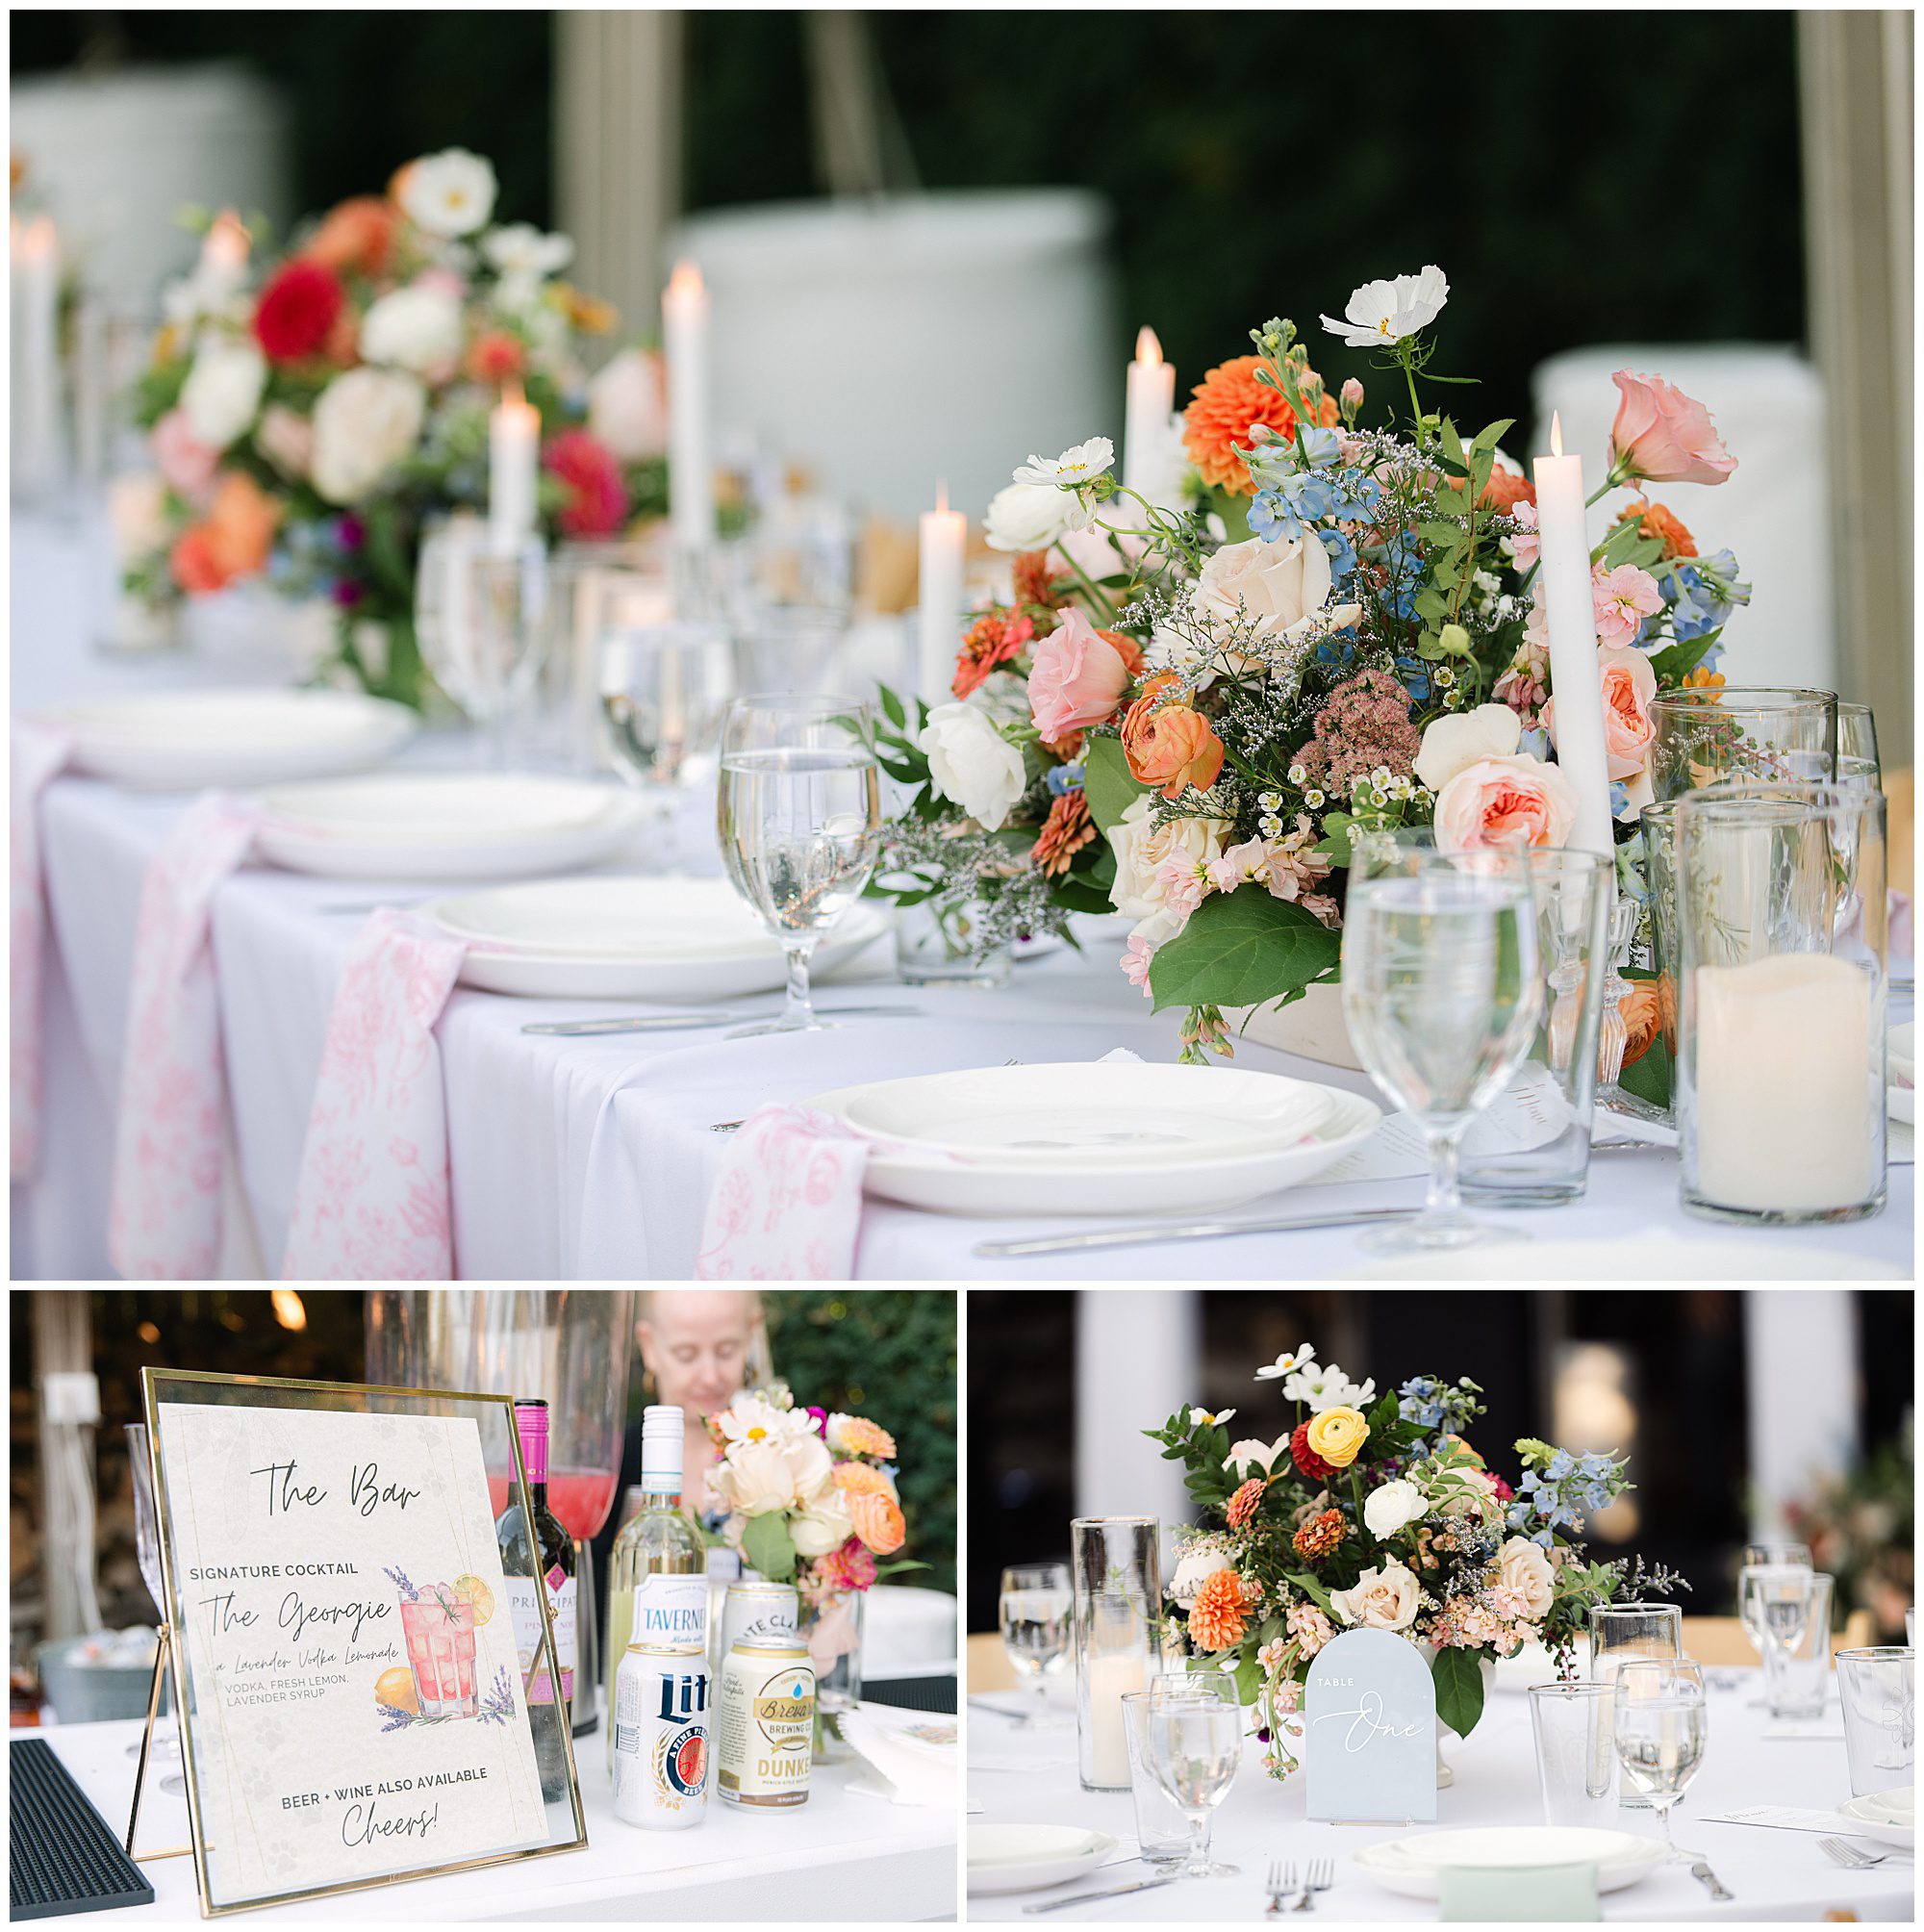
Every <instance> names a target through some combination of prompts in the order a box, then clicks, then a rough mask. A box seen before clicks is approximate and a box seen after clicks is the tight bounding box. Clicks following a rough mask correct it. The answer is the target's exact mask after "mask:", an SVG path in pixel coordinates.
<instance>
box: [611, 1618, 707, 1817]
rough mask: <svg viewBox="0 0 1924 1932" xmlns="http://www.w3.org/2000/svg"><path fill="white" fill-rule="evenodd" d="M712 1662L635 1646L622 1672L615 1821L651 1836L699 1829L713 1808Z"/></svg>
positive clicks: (703, 1656) (702, 1654)
mask: <svg viewBox="0 0 1924 1932" xmlns="http://www.w3.org/2000/svg"><path fill="white" fill-rule="evenodd" d="M708 1685H709V1678H708V1656H707V1652H706V1651H705V1650H665V1649H653V1648H649V1647H647V1646H645V1645H643V1644H639V1643H631V1644H629V1646H628V1653H627V1655H626V1656H625V1657H623V1658H622V1659H621V1667H620V1670H618V1671H617V1672H616V1673H615V1709H614V1713H613V1722H614V1726H615V1816H616V1817H617V1818H620V1819H621V1820H623V1822H625V1823H627V1824H637V1825H640V1826H642V1827H643V1828H644V1829H645V1830H647V1831H683V1830H686V1829H687V1827H688V1826H690V1825H695V1824H699V1823H700V1822H701V1818H702V1814H703V1813H704V1811H705V1810H706V1809H707V1804H708V1765H709V1759H710V1755H711V1753H710V1748H709V1714H708Z"/></svg>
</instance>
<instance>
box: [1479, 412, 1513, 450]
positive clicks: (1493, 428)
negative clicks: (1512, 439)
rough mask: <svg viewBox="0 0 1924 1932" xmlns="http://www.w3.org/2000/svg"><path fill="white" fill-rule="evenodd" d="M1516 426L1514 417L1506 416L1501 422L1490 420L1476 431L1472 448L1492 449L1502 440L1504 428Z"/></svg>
mask: <svg viewBox="0 0 1924 1932" xmlns="http://www.w3.org/2000/svg"><path fill="white" fill-rule="evenodd" d="M1515 427H1516V418H1515V417H1513V416H1506V417H1505V418H1504V419H1503V420H1502V421H1501V422H1492V423H1490V424H1488V425H1487V426H1486V427H1484V428H1482V429H1480V430H1478V431H1477V440H1476V442H1474V443H1473V444H1471V445H1470V447H1471V448H1472V449H1494V448H1495V447H1496V446H1497V445H1498V444H1499V443H1501V442H1502V441H1503V440H1504V432H1505V431H1506V430H1509V429H1514V428H1515Z"/></svg>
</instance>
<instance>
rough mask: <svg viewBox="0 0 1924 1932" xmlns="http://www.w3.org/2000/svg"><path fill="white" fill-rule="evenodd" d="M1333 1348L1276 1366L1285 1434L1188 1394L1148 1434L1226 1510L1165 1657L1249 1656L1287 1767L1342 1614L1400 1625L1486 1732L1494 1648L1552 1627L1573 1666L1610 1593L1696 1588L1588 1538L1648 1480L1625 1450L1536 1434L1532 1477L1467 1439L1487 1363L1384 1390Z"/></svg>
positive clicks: (1260, 1714) (1520, 1452) (1187, 1555)
mask: <svg viewBox="0 0 1924 1932" xmlns="http://www.w3.org/2000/svg"><path fill="white" fill-rule="evenodd" d="M1315 1356H1316V1351H1315V1350H1314V1349H1313V1348H1311V1347H1309V1346H1307V1345H1305V1346H1304V1347H1302V1348H1299V1349H1296V1350H1294V1351H1292V1352H1291V1353H1289V1354H1287V1355H1283V1356H1279V1357H1278V1359H1277V1360H1275V1361H1274V1362H1271V1363H1269V1364H1267V1365H1266V1366H1264V1367H1262V1368H1259V1369H1257V1370H1256V1379H1257V1380H1258V1381H1259V1382H1265V1383H1268V1382H1278V1381H1279V1382H1280V1383H1281V1384H1282V1391H1281V1392H1282V1396H1283V1399H1284V1400H1285V1401H1286V1402H1289V1403H1292V1404H1293V1405H1294V1417H1293V1419H1292V1420H1291V1421H1290V1422H1289V1423H1287V1424H1286V1425H1285V1426H1284V1428H1283V1429H1282V1431H1281V1433H1280V1434H1279V1435H1278V1436H1277V1437H1276V1438H1275V1440H1274V1441H1264V1440H1262V1439H1261V1438H1260V1437H1251V1438H1247V1439H1241V1440H1235V1441H1232V1440H1231V1439H1230V1436H1229V1430H1228V1424H1229V1422H1230V1420H1231V1419H1232V1418H1233V1417H1234V1416H1235V1414H1236V1412H1237V1411H1235V1410H1233V1409H1231V1410H1226V1411H1223V1412H1222V1413H1221V1414H1211V1413H1209V1412H1208V1411H1205V1410H1201V1409H1187V1410H1182V1411H1178V1412H1177V1414H1175V1415H1173V1416H1171V1417H1170V1418H1169V1420H1168V1421H1167V1422H1165V1423H1164V1424H1163V1425H1162V1427H1161V1428H1160V1429H1151V1430H1146V1431H1145V1432H1144V1434H1145V1435H1147V1436H1150V1437H1151V1438H1152V1440H1154V1441H1157V1442H1160V1443H1161V1444H1162V1445H1163V1455H1164V1457H1165V1458H1166V1459H1171V1460H1175V1461H1178V1462H1182V1463H1183V1465H1184V1466H1185V1468H1186V1469H1187V1471H1188V1474H1187V1477H1186V1485H1187V1487H1188V1490H1189V1494H1190V1495H1191V1497H1192V1498H1193V1499H1194V1500H1195V1502H1196V1504H1197V1505H1198V1507H1199V1508H1200V1509H1201V1510H1202V1513H1203V1515H1204V1517H1205V1518H1207V1519H1208V1520H1207V1522H1206V1523H1205V1525H1204V1526H1203V1527H1202V1528H1199V1529H1195V1530H1192V1531H1190V1532H1189V1533H1188V1534H1187V1537H1186V1539H1185V1540H1184V1541H1183V1542H1182V1543H1181V1545H1180V1549H1181V1554H1180V1559H1179V1561H1178V1563H1177V1567H1176V1571H1175V1575H1174V1578H1173V1580H1172V1582H1171V1584H1170V1586H1169V1596H1170V1600H1171V1602H1172V1604H1173V1606H1174V1612H1173V1614H1171V1615H1170V1617H1169V1619H1168V1623H1167V1625H1166V1628H1165V1632H1164V1640H1163V1654H1164V1661H1165V1663H1173V1662H1175V1661H1176V1660H1179V1659H1181V1660H1188V1667H1189V1668H1191V1669H1202V1668H1209V1667H1218V1668H1222V1669H1224V1670H1229V1671H1233V1673H1234V1675H1235V1678H1236V1683H1237V1686H1238V1689H1239V1691H1240V1692H1241V1695H1242V1700H1243V1702H1244V1703H1245V1704H1249V1705H1253V1707H1254V1712H1255V1721H1256V1726H1257V1732H1258V1735H1259V1736H1260V1737H1261V1738H1262V1740H1263V1741H1264V1743H1265V1744H1266V1745H1267V1747H1268V1748H1267V1758H1266V1762H1267V1764H1268V1767H1269V1770H1270V1773H1271V1775H1272V1776H1274V1777H1278V1778H1282V1777H1287V1776H1288V1774H1289V1773H1290V1771H1292V1770H1293V1769H1294V1768H1295V1767H1296V1757H1295V1750H1294V1748H1293V1746H1294V1745H1295V1743H1296V1739H1295V1737H1294V1734H1293V1733H1292V1731H1291V1729H1290V1727H1289V1724H1288V1720H1289V1719H1290V1718H1292V1717H1293V1716H1295V1714H1296V1713H1297V1711H1298V1710H1299V1709H1300V1707H1301V1703H1302V1695H1303V1684H1304V1680H1305V1678H1306V1677H1307V1675H1308V1667H1309V1661H1310V1659H1311V1658H1313V1657H1314V1656H1315V1655H1316V1653H1317V1652H1318V1651H1319V1650H1320V1649H1321V1648H1322V1647H1323V1645H1324V1644H1326V1643H1328V1642H1329V1640H1330V1639H1331V1638H1332V1637H1333V1636H1335V1635H1336V1634H1337V1633H1338V1632H1339V1631H1342V1630H1346V1629H1353V1628H1356V1627H1359V1626H1366V1627H1368V1628H1371V1629H1377V1630H1386V1631H1389V1632H1391V1633H1392V1634H1394V1635H1396V1636H1399V1637H1404V1638H1406V1639H1407V1640H1409V1641H1410V1642H1411V1643H1413V1644H1416V1645H1417V1646H1418V1647H1419V1648H1421V1649H1424V1650H1425V1651H1427V1652H1428V1653H1429V1654H1430V1670H1431V1674H1432V1676H1433V1677H1434V1679H1435V1685H1436V1715H1437V1717H1438V1718H1439V1719H1440V1721H1441V1722H1443V1723H1444V1724H1446V1725H1448V1726H1449V1728H1450V1729H1451V1730H1453V1731H1455V1732H1456V1735H1457V1736H1458V1737H1467V1736H1468V1735H1469V1734H1470V1732H1471V1731H1472V1730H1473V1729H1474V1728H1475V1726H1476V1723H1477V1720H1478V1718H1479V1717H1480V1716H1481V1714H1482V1707H1483V1665H1484V1662H1485V1661H1486V1660H1491V1661H1493V1660H1495V1659H1496V1658H1499V1657H1508V1656H1511V1655H1513V1654H1514V1653H1515V1652H1516V1651H1517V1650H1518V1649H1520V1648H1521V1647H1522V1646H1523V1645H1524V1644H1526V1643H1530V1642H1539V1643H1542V1644H1544V1645H1546V1646H1547V1647H1548V1648H1549V1649H1550V1650H1551V1651H1552V1652H1553V1653H1555V1654H1556V1655H1557V1658H1558V1662H1559V1667H1560V1668H1561V1669H1563V1670H1564V1671H1565V1672H1566V1673H1567V1672H1568V1671H1569V1670H1570V1669H1571V1668H1572V1659H1573V1654H1574V1646H1575V1644H1576V1642H1577V1640H1578V1639H1579V1638H1580V1637H1582V1635H1583V1634H1584V1632H1585V1631H1586V1629H1587V1627H1588V1618H1589V1612H1590V1607H1591V1606H1592V1605H1593V1604H1598V1603H1607V1602H1609V1601H1611V1600H1612V1599H1614V1598H1617V1597H1619V1596H1626V1597H1627V1596H1633V1595H1635V1594H1637V1593H1639V1592H1641V1591H1643V1590H1645V1589H1657V1590H1668V1589H1673V1588H1675V1587H1678V1586H1679V1585H1682V1586H1683V1588H1685V1589H1687V1588H1688V1585H1686V1584H1683V1579H1681V1578H1680V1577H1677V1576H1675V1575H1674V1574H1672V1573H1671V1572H1669V1571H1667V1570H1664V1569H1663V1568H1661V1567H1660V1566H1659V1567H1658V1568H1657V1569H1655V1570H1649V1571H1647V1570H1645V1568H1644V1566H1643V1564H1642V1562H1641V1560H1640V1559H1629V1558H1619V1559H1616V1560H1613V1561H1610V1562H1595V1561H1591V1560H1590V1559H1589V1558H1588V1557H1587V1556H1586V1555H1585V1553H1584V1548H1583V1544H1582V1530H1583V1518H1584V1516H1585V1514H1587V1513H1595V1512H1596V1511H1599V1510H1602V1509H1604V1508H1606V1507H1608V1504H1609V1503H1610V1502H1611V1501H1612V1500H1613V1499H1614V1498H1615V1497H1617V1496H1619V1495H1621V1494H1622V1493H1623V1492H1624V1490H1625V1489H1627V1488H1629V1487H1632V1486H1631V1485H1630V1483H1629V1482H1628V1480H1627V1479H1626V1477H1625V1474H1624V1466H1625V1465H1624V1464H1623V1463H1622V1462H1619V1461H1617V1460H1616V1459H1615V1458H1613V1457H1610V1456H1607V1455H1598V1454H1593V1455H1582V1456H1573V1455H1571V1454H1570V1453H1569V1452H1568V1451H1566V1450H1562V1449H1557V1448H1553V1447H1552V1446H1551V1445H1550V1444H1549V1443H1547V1442H1539V1441H1536V1440H1534V1439H1532V1438H1528V1437H1526V1438H1525V1439H1524V1440H1522V1441H1519V1442H1518V1443H1517V1444H1516V1445H1515V1447H1516V1456H1517V1480H1516V1483H1515V1484H1514V1486H1512V1485H1511V1484H1510V1483H1509V1482H1508V1481H1507V1480H1506V1478H1505V1477H1503V1476H1502V1475H1500V1474H1498V1473H1497V1472H1496V1471H1494V1470H1492V1469H1490V1468H1489V1467H1488V1466H1487V1465H1486V1464H1485V1462H1484V1461H1483V1459H1482V1458H1481V1456H1480V1455H1479V1454H1478V1453H1477V1452H1476V1450H1474V1449H1473V1448H1472V1447H1471V1446H1470V1444H1469V1442H1468V1441H1467V1440H1466V1439H1465V1435H1464V1432H1465V1431H1466V1430H1468V1429H1469V1428H1470V1427H1471V1426H1472V1425H1473V1424H1474V1423H1475V1421H1476V1419H1477V1418H1478V1417H1479V1416H1480V1415H1481V1414H1482V1413H1483V1404H1482V1402H1481V1399H1480V1397H1481V1390H1480V1389H1479V1388H1478V1386H1477V1385H1476V1384H1475V1383H1474V1382H1471V1381H1470V1380H1469V1379H1468V1378H1467V1377H1463V1378H1460V1379H1459V1380H1457V1381H1456V1382H1454V1383H1451V1382H1445V1381H1443V1380H1441V1379H1440V1378H1438V1377H1436V1376H1430V1375H1422V1376H1416V1377H1414V1378H1412V1379H1411V1380H1410V1381H1408V1382H1405V1384H1404V1385H1403V1386H1402V1387H1401V1388H1400V1389H1397V1390H1394V1391H1389V1392H1385V1393H1383V1394H1381V1395H1379V1394H1378V1393H1377V1386H1376V1383H1375V1381H1374V1379H1368V1380H1365V1381H1363V1382H1362V1383H1360V1384H1358V1383H1355V1382H1353V1381H1352V1380H1351V1379H1350V1377H1348V1376H1347V1375H1345V1374H1344V1372H1343V1370H1342V1369H1341V1368H1340V1367H1339V1366H1338V1365H1337V1364H1336V1363H1334V1362H1329V1363H1328V1364H1324V1363H1320V1362H1318V1361H1317V1360H1315Z"/></svg>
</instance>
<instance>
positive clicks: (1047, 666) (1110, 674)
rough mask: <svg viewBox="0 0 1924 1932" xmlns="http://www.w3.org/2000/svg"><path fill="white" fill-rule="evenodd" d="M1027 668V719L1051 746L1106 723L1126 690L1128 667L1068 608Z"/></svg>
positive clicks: (1089, 626)
mask: <svg viewBox="0 0 1924 1932" xmlns="http://www.w3.org/2000/svg"><path fill="white" fill-rule="evenodd" d="M1032 667H1033V668H1032V669H1031V670H1030V672H1029V674H1028V706H1029V716H1030V717H1031V718H1032V719H1033V720H1034V722H1035V728H1036V729H1037V730H1038V731H1040V732H1041V733H1042V735H1043V737H1044V738H1046V739H1049V740H1051V742H1052V741H1053V740H1055V739H1058V738H1066V737H1067V736H1068V735H1069V733H1070V732H1072V731H1085V730H1087V729H1088V728H1089V726H1090V725H1092V724H1107V723H1108V721H1109V720H1110V719H1111V718H1113V717H1114V716H1115V714H1116V706H1117V705H1118V704H1120V703H1121V702H1122V698H1123V693H1124V692H1125V691H1126V690H1127V689H1128V682H1129V668H1128V666H1127V664H1126V663H1124V661H1123V654H1122V652H1121V651H1119V650H1118V649H1117V648H1115V646H1114V645H1112V644H1111V643H1109V641H1108V640H1107V639H1106V638H1104V637H1102V636H1101V634H1100V633H1099V632H1098V631H1097V629H1096V627H1095V626H1094V625H1093V624H1092V623H1090V622H1089V620H1088V619H1087V618H1086V617H1084V616H1083V615H1082V613H1081V612H1080V611H1079V610H1076V609H1075V608H1073V607H1072V608H1071V609H1069V610H1066V611H1064V612H1063V613H1062V621H1061V623H1058V624H1057V625H1056V627H1055V628H1054V629H1053V630H1052V631H1051V632H1050V634H1049V635H1048V636H1047V637H1046V638H1044V639H1043V640H1042V642H1041V643H1040V644H1038V645H1037V646H1036V647H1035V651H1034V654H1033V658H1032Z"/></svg>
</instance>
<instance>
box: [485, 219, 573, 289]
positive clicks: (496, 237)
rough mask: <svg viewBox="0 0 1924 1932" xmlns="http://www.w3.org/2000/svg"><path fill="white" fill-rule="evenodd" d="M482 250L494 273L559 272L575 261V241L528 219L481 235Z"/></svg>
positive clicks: (538, 273)
mask: <svg viewBox="0 0 1924 1932" xmlns="http://www.w3.org/2000/svg"><path fill="white" fill-rule="evenodd" d="M481 252H482V254H483V255H485V256H486V257H487V258H488V261H489V264H490V266H491V267H493V268H494V270H495V272H496V273H497V274H502V275H535V276H540V275H558V274H560V272H561V271H562V270H563V269H564V268H566V267H568V265H569V264H570V262H571V261H573V260H574V243H573V241H570V238H569V237H568V236H566V235H544V234H543V233H542V231H541V230H540V229H539V228H537V227H536V226H535V225H534V224H533V223H532V222H530V221H510V222H507V223H505V224H504V225H503V226H501V227H499V228H491V229H490V230H489V231H488V233H487V234H486V235H484V236H482V238H481Z"/></svg>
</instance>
